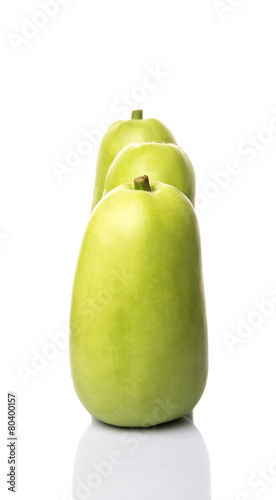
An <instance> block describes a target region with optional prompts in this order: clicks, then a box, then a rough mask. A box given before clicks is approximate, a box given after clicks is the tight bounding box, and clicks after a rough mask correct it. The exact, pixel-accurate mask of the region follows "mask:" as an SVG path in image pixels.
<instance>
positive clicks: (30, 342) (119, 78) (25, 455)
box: [0, 0, 276, 500]
mask: <svg viewBox="0 0 276 500" xmlns="http://www.w3.org/2000/svg"><path fill="white" fill-rule="evenodd" d="M60 3H61V2H60ZM63 3H64V5H60V7H59V12H56V13H55V15H54V16H53V17H52V18H50V19H49V18H48V17H47V16H46V17H45V16H44V18H41V17H40V18H39V16H37V13H38V12H39V11H41V6H40V5H39V2H38V1H35V0H13V2H5V3H4V2H2V3H1V11H0V19H1V41H2V44H1V80H0V81H1V151H0V155H1V159H0V161H1V163H0V164H1V183H0V190H1V192H0V204H1V211H0V235H1V237H0V240H1V241H0V242H1V246H0V255H1V297H0V302H1V346H2V348H1V356H3V359H2V361H1V369H2V372H1V433H2V434H1V441H2V442H3V444H4V445H3V446H1V450H2V451H1V464H0V465H1V476H2V478H3V479H4V480H3V483H2V485H1V488H2V491H3V494H2V495H1V498H6V496H5V495H7V498H8V497H9V495H11V493H10V494H9V495H8V493H7V490H6V484H5V474H6V471H7V449H6V447H5V443H6V441H5V440H6V392H7V391H8V390H13V391H16V392H17V394H18V400H19V402H18V434H19V442H18V471H19V473H18V498H20V499H24V500H25V499H26V500H33V499H37V498H39V499H40V500H44V499H45V500H46V499H47V500H48V499H50V498H51V499H52V500H54V499H59V500H67V499H68V498H71V497H70V494H71V487H72V480H73V474H76V470H77V474H79V473H80V474H81V472H80V467H81V464H82V463H83V464H85V463H86V466H87V463H88V462H89V460H90V458H89V452H91V450H92V449H93V453H94V452H95V453H96V452H97V445H96V444H95V443H96V441H97V427H96V428H93V429H94V430H95V429H96V430H95V435H96V438H95V441H93V435H92V437H91V440H92V441H91V449H90V450H89V449H88V451H87V455H86V454H85V453H86V452H83V454H81V453H82V452H81V451H79V452H78V454H77V448H78V444H79V442H80V440H81V438H82V435H83V433H84V432H85V431H86V429H87V427H88V426H89V423H90V417H89V415H88V413H87V412H86V411H85V410H84V408H83V407H82V405H81V403H80V402H79V401H78V399H77V397H76V395H75V393H74V389H73V385H72V382H71V379H70V369H69V362H68V347H67V346H65V347H62V348H59V349H56V350H55V351H51V353H52V355H53V359H51V360H49V359H48V360H46V358H45V356H44V354H43V353H48V354H49V352H50V351H49V349H51V347H50V348H49V344H51V345H52V346H53V340H52V339H51V338H50V335H51V334H52V338H57V337H58V338H59V339H60V340H61V339H63V341H64V342H66V335H67V333H66V332H67V323H68V318H69V308H70V296H71V289H72V281H73V277H74V271H75V264H76V259H77V255H78V251H79V247H80V243H81V239H82V235H83V231H84V228H85V225H86V222H87V219H88V216H89V212H90V206H91V199H92V191H93V182H94V176H95V164H96V157H97V149H98V145H97V144H95V145H93V146H91V151H90V153H89V155H87V156H86V157H84V156H82V157H80V159H79V161H78V165H76V166H75V167H74V168H70V169H68V166H67V170H66V172H65V173H63V174H62V175H61V179H59V178H58V176H57V174H56V171H55V169H54V166H55V165H56V162H60V163H61V164H63V165H65V161H66V154H67V152H68V147H71V148H73V149H74V150H75V151H76V149H77V147H80V141H81V140H82V139H84V135H83V130H84V129H86V130H88V131H89V130H92V129H97V130H98V131H99V128H100V127H102V125H103V120H104V121H105V120H106V119H108V120H109V121H110V122H113V121H115V120H118V119H121V118H125V117H128V116H129V115H130V112H131V109H135V108H141V107H142V108H143V109H144V116H145V118H147V117H155V118H158V119H160V120H161V121H163V122H164V123H165V124H166V125H167V126H168V127H169V128H171V130H172V131H173V133H174V135H175V137H176V138H177V141H178V143H179V144H180V145H181V146H182V147H183V148H184V149H185V150H186V151H187V153H188V154H189V156H190V158H191V160H192V162H193V164H194V167H195V170H196V176H197V189H198V193H199V198H198V201H197V213H198V218H199V223H200V228H201V235H202V251H203V265H204V278H205V289H206V299H207V308H208V323H209V346H210V372H209V380H208V385H207V388H206V391H205V393H204V396H203V398H202V400H201V401H200V403H199V404H198V406H197V408H196V410H195V424H196V426H197V428H198V430H199V431H200V433H201V434H202V439H203V440H204V441H205V443H206V446H207V448H208V452H209V458H210V466H211V488H212V500H254V499H257V498H260V499H262V500H270V499H273V498H275V494H276V436H275V422H276V404H275V395H276V390H275V382H276V362H275V360H276V356H275V350H276V340H275V311H276V303H275V304H274V305H273V304H272V302H271V301H270V305H269V304H268V303H266V308H267V311H268V313H269V315H268V314H267V315H266V316H265V315H264V313H260V312H259V313H258V314H257V315H256V311H258V306H257V305H256V301H257V302H258V303H260V302H262V301H267V300H270V297H271V295H272V294H273V291H275V290H276V282H275V255H276V239H275V214H276V196H275V192H276V173H275V170H276V94H275V89H276V72H275V47H276V30H275V1H274V0H262V1H260V0H259V1H258V0H251V1H248V0H247V1H246V0H244V1H237V0H236V1H235V0H228V1H227V0H224V1H223V0H222V1H221V2H220V4H221V5H220V7H219V2H217V4H216V5H215V4H214V2H213V1H212V0H197V1H196V2H191V1H185V2H183V1H182V2H180V1H175V0H171V2H169V3H167V2H163V3H162V2H160V1H158V2H157V1H141V2H139V3H133V2H129V1H128V2H127V1H122V0H117V1H116V2H111V1H109V2H107V1H101V2H99V1H97V2H95V1H94V2H91V0H82V1H76V0H71V1H67V2H66V1H65V0H64V1H63ZM23 18H26V19H27V20H29V21H32V19H34V20H35V21H36V23H37V22H38V23H39V22H43V21H44V22H45V26H44V27H40V28H38V29H37V30H35V31H33V33H31V34H32V38H29V39H27V38H25V39H23V41H22V39H20V38H17V44H16V43H15V42H14V40H15V36H17V37H18V36H22V29H23V30H24V26H25V25H26V19H25V20H23ZM29 29H30V28H29ZM29 33H30V32H29ZM25 34H26V33H25ZM29 36H30V35H29ZM12 40H13V42H12ZM24 40H25V42H24ZM16 49H17V50H16ZM152 71H155V72H157V73H158V72H162V73H163V76H160V77H156V79H155V80H154V79H151V84H152V87H155V88H151V89H145V87H144V86H143V82H144V81H145V80H144V78H145V76H146V75H147V74H149V73H152ZM126 99H130V100H131V103H130V104H129V105H128V104H127V105H126V104H124V103H123V101H124V100H126ZM122 103H123V104H122ZM118 108H120V109H121V111H120V112H119V111H118ZM250 137H251V139H250ZM252 137H253V138H254V137H255V138H256V137H257V138H258V139H257V142H256V143H255V146H253V147H252V146H251V149H250V150H249V151H248V149H247V148H248V142H249V141H251V140H252ZM255 140H256V139H253V141H255ZM233 162H234V164H233ZM229 165H230V167H229ZM233 165H234V167H233ZM227 168H228V170H229V168H232V170H231V174H227V175H226V174H225V172H226V169H227ZM233 168H234V169H235V170H233ZM222 171H223V172H224V173H221V174H220V177H219V180H218V178H217V181H215V184H214V180H213V177H214V176H216V175H217V174H218V172H222ZM233 172H235V175H234V174H233ZM210 183H211V184H210ZM219 184H220V185H219ZM274 300H275V293H274ZM242 321H245V322H246V323H247V325H249V323H248V321H249V322H251V324H253V323H254V326H252V327H250V326H247V327H245V326H243V329H242V330H241V327H240V325H241V322H242ZM243 324H244V323H243ZM241 333H242V334H243V337H245V336H246V337H247V338H241ZM58 334H60V335H58ZM244 334H245V335H244ZM229 335H232V336H234V337H232V341H233V342H235V343H234V347H233V349H232V351H233V352H231V349H230V347H229V339H230V337H229ZM227 339H228V340H227ZM67 340H68V339H67ZM3 346H4V349H3ZM47 349H48V350H47ZM38 353H39V354H40V355H41V356H43V357H44V365H43V364H41V365H40V370H39V371H38V370H36V371H35V370H34V368H33V366H34V363H35V361H34V359H35V358H36V357H37V356H38ZM40 363H43V360H42V361H41V358H40ZM32 365H33V366H32ZM22 366H24V367H25V368H26V367H27V368H28V369H31V370H33V372H31V375H30V376H29V377H27V379H26V377H25V378H24V377H23V376H22ZM35 366H37V365H35ZM172 428H173V429H174V431H173V432H172V434H171V435H172V436H173V434H174V432H178V431H177V429H178V428H177V427H172ZM193 430H194V432H195V434H196V435H197V431H196V429H195V428H194V429H193ZM88 432H90V431H88ZM102 432H103V433H104V432H105V431H102ZM106 432H109V431H106ZM112 436H113V437H114V436H115V434H112ZM156 436H157V434H156V435H155V437H156ZM158 436H159V441H158V439H157V441H158V443H156V442H154V441H152V443H151V453H154V452H155V451H157V450H158V456H159V457H160V454H161V455H162V453H163V462H162V467H161V466H160V474H159V475H158V474H157V475H156V474H155V476H154V477H155V480H154V485H152V484H151V485H150V484H149V485H148V489H147V481H149V476H148V474H146V473H143V468H141V467H142V466H143V464H145V461H146V458H147V457H148V455H147V456H146V455H143V454H144V450H145V448H144V447H143V446H142V445H141V446H140V447H138V448H139V449H138V451H137V454H135V453H134V454H133V456H134V460H135V461H136V466H137V469H136V470H137V478H136V479H140V481H138V482H137V481H136V482H137V485H138V486H137V488H138V487H139V484H140V485H142V484H143V485H144V486H143V487H144V489H145V490H144V491H151V493H150V494H149V496H148V497H147V494H143V498H145V499H147V498H158V499H162V498H163V496H162V492H164V490H165V483H166V478H168V477H169V478H173V480H172V487H171V494H170V496H169V497H170V499H171V500H175V499H178V498H184V496H183V494H184V489H183V491H182V489H181V488H182V487H183V488H184V486H183V484H184V483H181V482H180V478H181V477H182V476H183V477H185V478H186V481H189V478H191V477H192V476H193V475H192V474H190V473H188V474H187V463H190V464H191V466H193V463H195V464H201V459H202V457H201V456H199V457H198V459H197V457H194V456H193V460H194V462H193V461H191V462H189V460H188V461H187V457H186V459H185V460H186V462H185V460H184V459H183V463H182V462H181V460H182V459H181V457H180V456H179V457H178V455H177V454H176V455H175V459H174V460H173V459H172V456H171V451H172V447H173V446H174V445H173V442H174V441H173V438H171V439H172V443H171V444H170V433H168V432H167V431H164V436H162V432H161V433H159V434H158ZM165 436H166V439H165ZM89 439H90V438H89ZM187 439H188V438H187V436H186V434H185V433H184V434H183V435H182V434H181V432H180V431H179V439H178V440H177V442H181V440H182V441H183V450H187V449H190V453H191V455H193V454H194V453H195V450H196V449H197V448H196V438H195V443H194V445H193V444H191V443H190V445H188V441H187ZM166 440H167V441H166ZM103 441H104V440H103ZM149 442H150V441H149ZM162 443H164V444H162ZM82 444H83V441H82ZM94 445H95V448H94ZM98 445H99V443H98ZM99 446H100V447H101V442H100V445H99ZM114 446H115V447H116V445H114ZM189 446H190V448H189ZM202 447H203V448H204V446H203V441H202ZM199 448H200V447H199ZM203 448H202V449H203ZM79 450H82V446H81V445H80V448H79ZM99 450H100V448H99ZM101 453H102V454H101ZM104 453H105V451H102V452H100V451H99V455H97V453H96V458H95V459H96V460H98V461H99V462H100V461H101V460H104V459H105V458H107V457H105V455H104ZM76 454H77V455H78V457H79V458H78V460H77V461H76V464H75V469H74V462H75V457H76V456H77V455H76ZM80 455H81V456H80ZM199 455H200V452H199ZM156 456H157V454H156ZM97 457H98V458H97ZM166 457H167V459H166ZM169 457H170V458H169ZM205 459H206V457H205ZM87 460H88V462H87ZM130 461H131V459H130V458H128V456H127V455H126V460H125V464H124V465H122V467H120V468H119V469H120V471H119V469H118V471H119V472H118V471H117V468H116V467H115V468H114V471H113V473H112V474H111V476H110V477H109V478H106V479H104V480H103V486H101V487H100V488H98V489H95V490H94V491H93V498H109V499H110V498H117V496H116V487H117V488H118V485H119V487H120V488H121V489H122V490H124V491H127V488H129V491H128V494H127V495H126V496H123V495H122V494H121V498H128V499H132V498H139V492H138V493H137V491H136V495H137V496H135V494H134V490H131V484H130V483H129V482H128V478H129V477H130V476H129V474H128V472H127V470H128V469H127V467H128V466H129V465H130ZM203 462H204V460H203ZM152 464H154V457H153V459H152ZM84 466H85V465H84ZM149 467H150V464H149ZM152 467H154V466H153V465H152ZM263 469H265V470H267V471H268V472H265V473H264V471H263ZM74 470H75V472H73V471H74ZM147 470H148V468H147ZM185 473H186V475H185ZM118 474H119V475H118ZM194 474H197V476H198V477H197V481H196V482H195V483H197V484H198V485H199V484H202V481H203V479H202V478H203V477H204V478H205V479H204V480H206V481H207V482H208V463H207V462H206V460H205V463H202V468H201V466H200V468H199V469H198V470H196V469H195V470H194ZM206 474H207V476H206ZM265 474H266V475H265ZM273 474H274V476H273ZM260 475H263V476H264V477H265V479H262V480H261V481H260V479H258V478H259V476H260ZM118 478H119V479H118ZM156 478H157V479H156ZM258 481H259V482H258ZM134 482H135V481H134ZM133 484H134V483H133ZM181 484H182V486H181ZM206 484H207V483H206ZM186 487H188V486H187V483H185V488H186ZM104 488H110V492H111V493H110V492H109V494H108V495H105V493H104V492H105V491H106V490H105V489H104ZM150 488H153V491H154V493H152V490H150ZM112 491H113V494H112ZM205 491H206V493H205V495H204V493H203V495H202V493H200V489H199V488H196V487H194V488H193V487H191V489H190V493H189V495H188V496H187V495H186V496H185V498H188V500H203V499H204V500H209V498H211V497H210V493H209V492H208V488H206V490H205ZM185 492H186V490H185ZM89 498H90V497H89ZM118 498H119V496H118ZM141 498H142V496H141ZM167 498H168V496H167Z"/></svg>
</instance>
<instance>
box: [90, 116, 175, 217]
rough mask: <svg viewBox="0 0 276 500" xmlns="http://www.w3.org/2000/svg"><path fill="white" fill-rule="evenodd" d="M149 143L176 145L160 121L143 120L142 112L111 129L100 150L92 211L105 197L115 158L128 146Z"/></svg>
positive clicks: (118, 122)
mask: <svg viewBox="0 0 276 500" xmlns="http://www.w3.org/2000/svg"><path fill="white" fill-rule="evenodd" d="M147 141H162V142H171V143H173V144H176V140H175V138H174V136H173V135H172V133H171V131H170V130H169V129H168V128H167V127H166V126H165V125H163V123H161V122H160V121H159V120H156V119H155V118H148V119H147V120H143V111H142V110H136V111H133V112H132V118H131V120H119V121H117V122H115V123H113V125H111V127H109V129H108V130H107V132H106V133H105V135H104V137H103V140H102V142H101V145H100V149H99V154H98V160H97V168H96V179H95V187H94V195H93V202H92V210H93V208H94V207H95V206H96V205H97V203H98V202H99V201H100V199H101V198H102V196H103V190H104V183H105V178H106V174H107V172H108V169H109V167H110V165H111V163H112V162H113V160H114V158H115V156H117V154H118V153H119V152H120V151H121V150H122V149H123V148H124V147H125V146H127V145H128V144H131V143H133V142H147ZM132 180H133V178H132Z"/></svg>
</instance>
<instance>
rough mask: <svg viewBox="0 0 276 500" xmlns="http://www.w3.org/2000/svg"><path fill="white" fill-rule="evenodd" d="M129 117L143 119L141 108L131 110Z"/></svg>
mask: <svg viewBox="0 0 276 500" xmlns="http://www.w3.org/2000/svg"><path fill="white" fill-rule="evenodd" d="M131 119H132V120H143V110H142V109H136V110H135V111H132V113H131Z"/></svg>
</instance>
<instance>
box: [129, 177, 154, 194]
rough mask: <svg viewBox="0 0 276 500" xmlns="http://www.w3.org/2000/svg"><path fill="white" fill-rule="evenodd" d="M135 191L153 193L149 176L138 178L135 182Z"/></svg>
mask: <svg viewBox="0 0 276 500" xmlns="http://www.w3.org/2000/svg"><path fill="white" fill-rule="evenodd" d="M133 189H134V190H135V191H152V189H151V186H150V182H149V178H148V176H147V175H142V176H141V177H136V179H134V181H133Z"/></svg>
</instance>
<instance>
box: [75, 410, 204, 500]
mask: <svg viewBox="0 0 276 500" xmlns="http://www.w3.org/2000/svg"><path fill="white" fill-rule="evenodd" d="M73 498H74V500H75V499H76V500H90V499H92V498H93V499H108V500H116V499H120V500H148V499H150V500H153V499H155V498H156V499H158V500H180V499H181V500H210V499H211V487H210V463H209V456H208V452H207V448H206V445H205V442H204V440H203V438H202V436H201V434H200V433H199V431H198V429H197V428H196V426H195V425H194V424H193V422H191V421H190V420H188V419H187V418H182V419H179V420H176V421H174V422H171V423H168V424H163V425H159V426H156V427H151V428H148V429H138V428H135V429H128V428H120V427H113V426H110V425H106V424H103V423H101V422H99V421H98V420H96V419H92V423H91V425H90V426H89V427H88V428H87V429H86V431H85V432H84V434H83V436H82V438H81V440H80V443H79V446H78V449H77V453H76V460H75V465H74V475H73Z"/></svg>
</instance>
